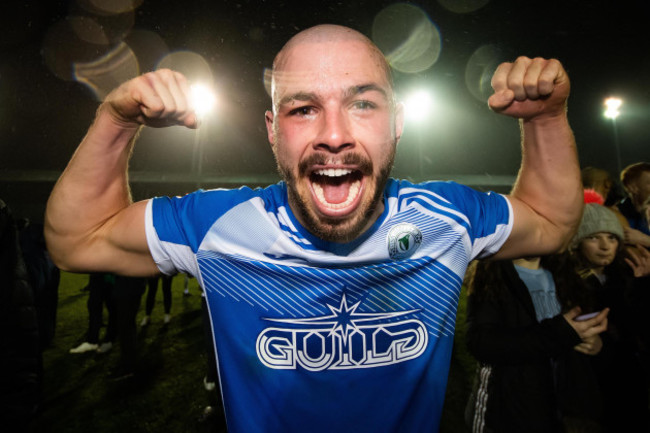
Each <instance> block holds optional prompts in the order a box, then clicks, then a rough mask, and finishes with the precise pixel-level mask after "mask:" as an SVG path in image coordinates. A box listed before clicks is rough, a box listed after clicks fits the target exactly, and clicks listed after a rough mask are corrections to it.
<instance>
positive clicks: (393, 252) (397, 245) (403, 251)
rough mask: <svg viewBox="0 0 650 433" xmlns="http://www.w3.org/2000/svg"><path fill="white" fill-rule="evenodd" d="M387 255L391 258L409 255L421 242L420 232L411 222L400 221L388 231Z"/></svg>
mask: <svg viewBox="0 0 650 433" xmlns="http://www.w3.org/2000/svg"><path fill="white" fill-rule="evenodd" d="M387 241H388V255H389V256H390V258H391V259H393V260H402V259H405V258H407V257H411V256H412V255H413V253H415V251H417V249H418V248H419V247H420V244H422V232H421V231H420V229H418V228H417V227H416V226H414V225H413V224H411V223H400V224H397V225H396V226H395V227H393V228H391V229H390V231H389V232H388V237H387Z"/></svg>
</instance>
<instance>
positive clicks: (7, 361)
mask: <svg viewBox="0 0 650 433" xmlns="http://www.w3.org/2000/svg"><path fill="white" fill-rule="evenodd" d="M0 275H2V284H0V426H2V431H6V432H17V433H21V432H28V431H31V429H30V425H31V424H32V421H33V419H34V416H35V415H36V413H37V411H38V409H39V406H40V402H41V382H42V357H41V351H40V350H39V336H38V316H37V309H36V306H35V304H34V294H33V291H32V287H31V285H30V282H29V275H28V273H27V269H26V267H25V262H24V260H23V257H22V254H21V251H20V246H19V244H18V232H17V230H16V225H15V222H14V219H13V216H12V214H11V211H10V209H9V207H8V206H7V205H6V204H5V203H4V202H3V201H2V200H0Z"/></svg>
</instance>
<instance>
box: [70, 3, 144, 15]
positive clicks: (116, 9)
mask: <svg viewBox="0 0 650 433" xmlns="http://www.w3.org/2000/svg"><path fill="white" fill-rule="evenodd" d="M142 2H143V0H77V4H78V5H79V6H81V7H82V8H84V9H85V10H87V11H88V12H92V13H95V14H100V15H115V14H122V13H124V12H132V11H134V10H135V9H137V8H138V7H139V6H140V5H142Z"/></svg>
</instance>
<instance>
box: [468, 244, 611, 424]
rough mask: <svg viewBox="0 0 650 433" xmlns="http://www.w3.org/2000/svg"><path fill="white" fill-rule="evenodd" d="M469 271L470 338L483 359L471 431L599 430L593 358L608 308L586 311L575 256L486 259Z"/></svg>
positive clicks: (470, 413) (472, 401)
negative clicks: (585, 312) (574, 260)
mask: <svg viewBox="0 0 650 433" xmlns="http://www.w3.org/2000/svg"><path fill="white" fill-rule="evenodd" d="M468 277H469V279H468V290H469V296H468V301H467V344H468V348H469V350H470V353H471V354H472V355H473V356H474V357H475V358H476V359H477V361H478V363H479V364H478V370H477V377H476V382H475V389H474V391H473V393H472V397H471V398H470V402H469V403H468V408H467V409H468V411H467V413H466V415H467V418H468V419H467V422H468V424H471V430H472V432H473V433H478V432H492V431H494V432H502V433H503V432H523V431H525V432H540V433H542V432H544V433H548V432H568V431H572V432H577V431H584V430H585V429H588V431H599V428H600V424H601V419H600V414H601V409H602V402H601V397H600V394H599V392H598V383H597V380H596V377H595V375H594V372H593V369H592V367H591V358H593V356H594V355H596V354H598V353H599V352H600V350H601V349H602V346H603V343H602V340H601V338H600V334H601V333H602V332H604V331H605V329H606V328H607V315H608V313H609V310H608V309H603V311H599V312H594V313H595V314H591V315H589V314H584V315H583V314H582V313H583V312H584V311H591V310H589V309H588V307H583V306H582V305H585V304H584V294H585V290H584V288H583V287H582V285H581V281H580V278H579V277H578V275H577V274H576V273H575V270H574V265H573V262H571V261H570V256H569V255H568V254H562V255H555V256H545V257H529V258H522V259H516V260H512V261H481V262H478V263H477V264H476V265H475V266H474V267H473V268H472V269H471V270H470V272H469V274H468Z"/></svg>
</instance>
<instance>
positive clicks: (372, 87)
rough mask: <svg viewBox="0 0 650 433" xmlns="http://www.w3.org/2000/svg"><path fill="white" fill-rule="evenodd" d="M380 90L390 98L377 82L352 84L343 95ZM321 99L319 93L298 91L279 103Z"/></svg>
mask: <svg viewBox="0 0 650 433" xmlns="http://www.w3.org/2000/svg"><path fill="white" fill-rule="evenodd" d="M373 91H374V92H379V93H381V95H382V96H383V97H384V98H385V99H386V100H388V94H387V93H386V90H384V89H383V88H382V87H381V86H379V85H377V84H375V83H368V84H361V85H358V86H351V87H348V88H347V89H345V91H344V92H343V97H344V98H345V99H347V98H351V97H353V96H356V95H361V94H363V93H366V92H373ZM318 99H319V97H318V95H316V93H313V92H296V93H293V94H291V95H287V96H285V97H283V98H282V99H280V102H279V103H278V105H279V106H282V105H286V104H289V103H291V102H293V101H303V102H305V101H317V100H318Z"/></svg>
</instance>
